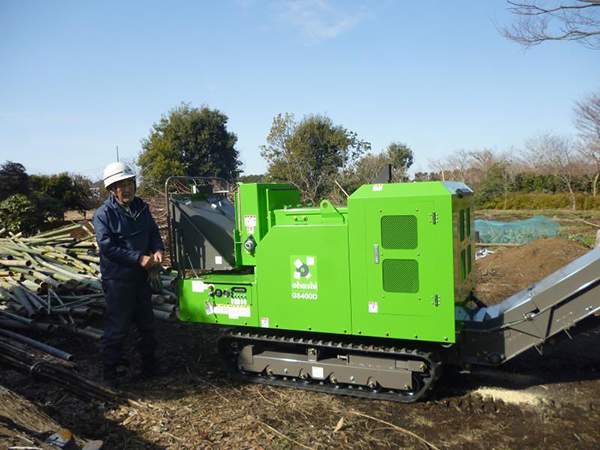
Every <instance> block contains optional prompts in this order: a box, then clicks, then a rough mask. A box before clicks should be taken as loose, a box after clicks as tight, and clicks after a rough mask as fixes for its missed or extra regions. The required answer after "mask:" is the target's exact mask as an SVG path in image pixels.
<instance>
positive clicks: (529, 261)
mask: <svg viewBox="0 0 600 450" xmlns="http://www.w3.org/2000/svg"><path fill="white" fill-rule="evenodd" d="M588 251H590V249H589V248H588V247H587V246H586V245H584V244H582V243H581V242H577V241H572V240H569V239H562V238H545V239H537V240H535V241H532V242H530V243H528V244H525V245H523V246H521V247H506V248H501V249H499V250H498V251H496V252H495V253H494V254H491V255H488V256H486V257H485V258H481V259H479V260H477V296H478V298H479V299H480V300H481V301H482V302H484V303H485V304H487V305H495V304H496V303H500V302H501V301H502V300H504V299H505V298H507V297H510V296H511V295H513V294H516V293H517V292H519V291H521V290H523V289H525V288H527V287H529V286H531V285H532V284H534V283H536V282H538V281H540V280H542V279H543V278H545V277H547V276H548V275H550V274H552V273H553V272H555V271H557V270H558V269H560V268H561V267H563V266H565V265H567V264H569V263H570V262H572V261H574V260H575V259H577V258H579V257H580V256H582V255H583V254H585V253H587V252H588Z"/></svg>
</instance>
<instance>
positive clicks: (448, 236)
mask: <svg viewBox="0 0 600 450" xmlns="http://www.w3.org/2000/svg"><path fill="white" fill-rule="evenodd" d="M471 194H472V193H471V191H470V190H469V189H468V188H467V187H466V186H465V185H464V184H462V183H447V182H445V183H442V182H432V183H400V184H386V185H368V186H363V187H361V188H360V189H359V190H357V191H356V192H355V193H354V194H353V195H352V196H351V197H350V198H349V201H348V208H335V207H333V205H332V204H331V203H330V202H328V201H323V202H322V203H321V205H320V206H319V207H311V208H295V207H289V205H293V204H294V202H295V201H296V200H297V199H298V195H299V194H298V191H296V190H293V189H290V188H289V186H288V185H275V186H273V185H268V184H263V185H256V184H248V185H244V184H241V185H240V190H239V192H238V193H237V203H236V216H237V218H236V223H237V226H238V229H237V230H236V233H237V236H236V246H237V249H236V250H237V253H236V265H237V266H238V267H240V266H248V265H255V274H254V275H242V274H240V273H239V272H236V271H232V272H231V273H230V274H228V275H224V274H212V275H204V276H202V277H199V278H197V279H194V280H192V279H185V280H183V281H182V282H181V283H180V302H181V317H182V320H190V321H198V322H208V323H220V324H230V325H238V326H262V327H267V328H278V329H289V330H299V331H313V332H326V333H336V334H355V335H361V336H376V337H390V338H399V339H408V340H425V341H434V342H448V343H450V342H455V335H456V330H457V329H459V328H460V326H461V323H460V322H458V323H457V324H455V316H454V307H455V303H464V302H466V301H467V300H468V299H469V296H470V295H471V292H472V289H473V286H474V281H475V279H474V277H475V270H474V252H475V246H474V242H473V234H474V231H473V230H474V228H473V210H472V195H471ZM240 199H241V200H240ZM252 215H255V216H256V224H255V225H254V224H253V223H252V221H249V222H246V223H245V217H246V216H252ZM248 223H250V225H249V224H248ZM250 235H253V236H255V239H256V242H257V245H256V249H255V252H254V254H250V253H248V252H246V251H245V250H244V249H243V241H244V240H245V239H246V238H247V237H248V236H250ZM240 254H241V255H240ZM240 261H242V262H241V263H240ZM246 270H247V269H246ZM200 283H203V285H201V284H200ZM209 285H210V286H212V289H213V291H214V290H215V289H221V291H224V290H228V291H229V292H231V291H232V289H233V288H234V287H236V286H237V287H241V286H245V287H246V289H247V294H246V295H245V296H244V299H243V302H245V303H242V304H239V301H240V299H238V298H235V299H234V298H231V297H223V296H222V297H219V298H217V297H216V296H214V295H213V296H211V295H210V292H211V291H210V290H209V289H208V288H206V286H209ZM202 286H204V288H202ZM232 301H233V302H232Z"/></svg>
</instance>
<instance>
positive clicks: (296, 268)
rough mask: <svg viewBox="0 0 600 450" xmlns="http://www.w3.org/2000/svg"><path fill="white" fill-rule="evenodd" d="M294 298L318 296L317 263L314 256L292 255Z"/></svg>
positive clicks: (315, 297) (306, 298)
mask: <svg viewBox="0 0 600 450" xmlns="http://www.w3.org/2000/svg"><path fill="white" fill-rule="evenodd" d="M291 263H292V298H299V299H305V300H316V299H317V298H318V294H317V291H318V288H319V286H318V283H317V264H316V258H315V257H314V256H297V255H292V257H291Z"/></svg>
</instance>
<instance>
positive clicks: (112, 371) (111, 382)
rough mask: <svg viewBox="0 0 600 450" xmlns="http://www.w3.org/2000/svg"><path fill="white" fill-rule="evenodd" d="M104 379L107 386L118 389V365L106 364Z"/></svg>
mask: <svg viewBox="0 0 600 450" xmlns="http://www.w3.org/2000/svg"><path fill="white" fill-rule="evenodd" d="M102 381H103V382H104V385H105V386H107V387H109V388H111V389H117V388H118V387H119V381H118V379H117V367H116V366H104V371H103V374H102Z"/></svg>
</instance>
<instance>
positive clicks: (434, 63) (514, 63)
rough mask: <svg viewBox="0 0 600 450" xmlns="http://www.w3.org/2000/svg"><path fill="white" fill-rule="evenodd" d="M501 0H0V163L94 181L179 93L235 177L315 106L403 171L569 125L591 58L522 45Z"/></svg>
mask: <svg viewBox="0 0 600 450" xmlns="http://www.w3.org/2000/svg"><path fill="white" fill-rule="evenodd" d="M510 21H511V16H510V14H509V13H508V12H507V9H506V2H505V1H504V0H489V1H481V0H479V1H477V0H457V1H452V2H447V1H437V2H409V1H402V0H379V1H377V0H345V1H344V0H222V1H200V0H197V1H177V0H173V1H169V2H166V1H108V0H104V1H101V2H100V1H96V2H91V1H90V2H82V1H66V0H65V1H45V0H43V1H42V0H29V1H23V0H0V67H1V70H0V86H1V88H0V162H3V161H5V160H13V161H17V162H21V163H22V164H23V165H25V167H26V168H27V170H28V172H29V173H56V172H61V171H69V172H75V173H82V174H84V175H87V176H90V177H91V178H93V179H98V178H100V177H101V174H102V169H103V167H104V166H105V165H106V164H108V163H109V162H111V161H113V160H114V159H115V146H119V149H120V154H121V157H122V158H124V159H129V160H132V159H134V158H135V157H136V156H137V155H138V154H139V152H140V150H141V146H140V139H142V138H144V137H146V136H148V134H149V130H150V127H151V126H152V124H153V123H154V122H156V121H157V120H159V119H160V117H161V115H162V114H164V113H165V112H167V111H168V110H169V109H170V108H172V107H174V106H176V105H178V104H180V103H181V102H183V101H185V102H190V103H191V104H192V105H193V106H200V105H202V104H206V105H208V106H209V107H211V108H217V109H219V110H221V111H222V112H224V113H225V114H227V116H229V123H228V128H229V130H230V131H233V132H235V133H236V134H237V136H238V144H237V148H238V150H239V151H240V153H241V158H242V160H243V162H244V170H245V173H247V174H249V173H262V172H264V171H265V170H266V164H265V162H264V161H263V160H262V158H261V157H260V154H259V146H260V145H261V144H264V143H265V138H266V136H267V134H268V132H269V128H270V126H271V122H272V120H273V117H274V116H276V115H277V114H278V113H280V112H286V111H287V112H291V113H294V114H295V115H296V118H298V119H300V118H302V117H303V116H304V115H306V114H311V113H322V114H327V115H328V116H329V117H331V119H332V120H333V122H334V123H336V124H339V125H342V126H344V127H346V128H348V129H349V130H352V131H355V132H357V133H358V136H359V137H360V138H361V139H364V140H366V141H369V142H371V143H372V146H373V151H375V152H378V151H380V150H381V149H383V148H384V147H385V146H387V144H389V143H390V142H391V141H402V142H406V143H407V144H408V145H409V146H410V147H411V148H412V149H413V151H414V153H415V166H414V169H416V170H419V169H421V170H424V169H427V168H428V161H430V160H433V159H437V158H440V157H443V156H444V155H447V154H449V153H451V152H453V151H455V150H457V149H467V150H475V149H482V148H492V149H497V150H506V149H509V148H516V149H518V148H519V147H520V146H521V145H522V144H523V142H524V141H525V140H526V139H528V138H530V137H533V136H534V135H536V134H538V133H541V132H554V133H557V134H562V135H569V134H573V133H574V132H575V130H574V127H573V124H572V119H573V115H572V108H573V104H574V102H575V101H577V100H581V99H582V98H583V97H584V96H585V95H587V94H588V93H590V92H592V91H596V90H598V89H599V88H600V53H599V52H598V51H594V50H590V49H587V48H585V47H583V46H581V45H578V44H576V43H547V44H544V45H541V46H538V47H535V48H532V49H530V50H527V51H524V50H523V49H522V48H521V47H520V46H518V45H517V44H514V43H512V42H509V41H507V40H505V39H504V38H503V37H502V36H501V35H500V33H499V32H498V30H497V26H499V25H503V24H506V23H509V22H510Z"/></svg>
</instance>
